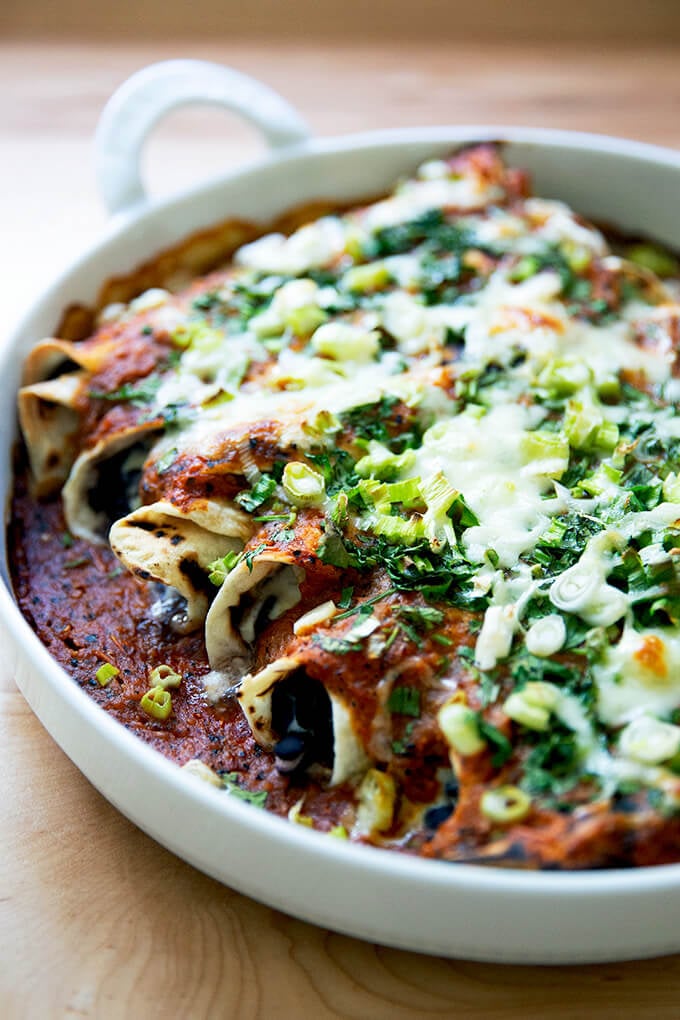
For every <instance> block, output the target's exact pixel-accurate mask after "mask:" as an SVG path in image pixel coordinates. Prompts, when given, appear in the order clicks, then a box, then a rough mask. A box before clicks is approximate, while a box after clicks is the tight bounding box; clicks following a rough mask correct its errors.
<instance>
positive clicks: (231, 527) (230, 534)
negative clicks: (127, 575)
mask: <svg viewBox="0 0 680 1020" xmlns="http://www.w3.org/2000/svg"><path fill="white" fill-rule="evenodd" d="M252 527H253V525H252V524H251V522H250V519H249V517H248V515H247V514H245V513H243V511H241V510H239V509H238V508H236V507H234V506H230V505H225V504H221V503H217V502H215V501H211V500H198V501H196V502H195V503H194V504H192V506H191V507H189V508H188V509H183V508H180V507H177V506H175V505H173V504H172V503H169V502H166V501H160V502H157V503H151V504H149V505H148V506H141V507H139V508H138V509H137V510H134V511H133V512H132V513H130V514H128V515H127V516H126V517H123V518H122V519H121V520H119V521H116V523H115V524H114V525H113V527H112V528H111V531H110V532H109V542H110V545H111V548H112V549H113V551H114V553H115V554H116V556H117V557H118V558H119V559H120V560H121V562H122V563H124V564H125V566H126V567H127V569H128V570H130V571H131V572H132V573H133V574H136V576H137V577H139V578H141V579H142V580H144V581H158V582H160V583H161V584H164V585H166V586H168V587H170V588H173V589H174V590H175V591H177V592H179V594H180V595H181V596H182V598H183V599H185V600H186V615H185V619H184V621H183V623H182V628H181V629H182V630H183V631H190V630H195V629H196V628H197V627H199V626H200V625H201V623H202V622H203V620H204V619H205V616H206V613H207V612H208V607H209V605H210V602H211V599H212V598H213V596H214V595H215V593H216V591H217V589H216V588H215V586H214V585H213V584H211V582H210V580H209V577H208V574H209V571H208V564H210V563H212V562H213V560H216V559H219V558H220V557H222V556H225V555H226V553H228V552H240V551H241V549H243V546H244V544H245V542H246V541H247V540H248V538H249V537H250V534H251V531H252Z"/></svg>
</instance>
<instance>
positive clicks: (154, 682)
mask: <svg viewBox="0 0 680 1020" xmlns="http://www.w3.org/2000/svg"><path fill="white" fill-rule="evenodd" d="M181 682H182V674H181V673H176V672H175V670H174V669H173V668H172V666H168V665H166V664H165V663H162V664H161V665H160V666H154V668H153V669H152V670H151V672H150V673H149V683H150V684H151V686H152V687H163V688H168V687H179V685H180V684H181Z"/></svg>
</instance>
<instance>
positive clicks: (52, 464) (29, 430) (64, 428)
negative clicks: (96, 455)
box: [18, 371, 86, 499]
mask: <svg viewBox="0 0 680 1020" xmlns="http://www.w3.org/2000/svg"><path fill="white" fill-rule="evenodd" d="M85 376H86V374H85V372H82V371H78V372H68V373H66V374H64V375H60V376H58V377H57V378H56V379H49V380H47V381H44V382H34V383H32V384H31V385H29V386H24V387H23V388H22V389H21V390H20V391H19V399H18V408H19V422H20V424H21V431H22V433H23V436H24V440H25V442H26V449H27V451H28V461H29V465H30V468H31V475H32V479H33V486H34V491H35V494H36V496H37V497H38V498H39V499H41V498H43V497H45V496H49V495H50V494H51V493H53V492H56V491H57V490H58V489H59V488H60V487H61V486H62V485H63V484H64V482H65V481H66V479H67V478H68V475H69V471H70V470H71V468H72V466H73V463H74V461H75V459H76V456H77V453H78V430H79V425H80V415H79V413H78V411H77V410H76V397H77V394H78V392H79V391H80V388H81V386H82V384H83V380H84V378H85Z"/></svg>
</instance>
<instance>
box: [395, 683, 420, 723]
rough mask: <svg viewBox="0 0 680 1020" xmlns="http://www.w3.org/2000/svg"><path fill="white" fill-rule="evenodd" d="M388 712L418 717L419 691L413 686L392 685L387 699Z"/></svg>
mask: <svg viewBox="0 0 680 1020" xmlns="http://www.w3.org/2000/svg"><path fill="white" fill-rule="evenodd" d="M387 707H388V708H389V710H390V712H394V713H395V714H396V715H410V716H413V718H414V719H419V718H420V691H419V690H418V689H417V688H415V687H394V688H393V689H392V692H391V693H390V696H389V699H388V701H387Z"/></svg>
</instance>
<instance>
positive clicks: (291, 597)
mask: <svg viewBox="0 0 680 1020" xmlns="http://www.w3.org/2000/svg"><path fill="white" fill-rule="evenodd" d="M303 578H304V570H303V569H302V568H301V567H298V566H297V565H296V564H295V561H294V558H293V556H292V555H291V554H290V553H287V552H285V551H284V550H280V549H265V550H263V551H262V552H261V553H259V554H258V555H257V556H254V557H253V559H252V561H251V562H247V561H246V560H242V561H241V562H240V563H239V564H237V566H236V567H234V569H233V570H232V571H231V572H230V573H229V574H228V575H227V577H226V580H225V581H224V584H223V585H222V587H221V588H220V590H219V593H218V595H217V597H216V599H215V601H214V602H213V604H212V606H211V607H210V611H209V613H208V616H207V618H206V621H205V644H206V649H207V651H208V660H209V662H210V666H211V668H212V669H213V670H214V671H216V672H217V673H219V674H221V675H222V676H223V677H224V690H226V689H227V688H229V687H230V686H232V685H233V684H234V683H237V682H238V681H240V679H241V677H242V676H243V674H244V673H247V672H248V670H249V669H250V667H251V665H252V645H253V643H254V641H255V639H256V638H257V631H258V629H259V625H260V623H261V622H262V619H261V618H262V615H263V613H264V615H265V617H266V620H267V622H268V621H269V620H276V619H278V617H279V616H282V615H283V613H285V612H286V610H288V609H291V608H292V607H293V606H295V605H297V603H298V602H299V601H300V582H301V581H302V580H303Z"/></svg>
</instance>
